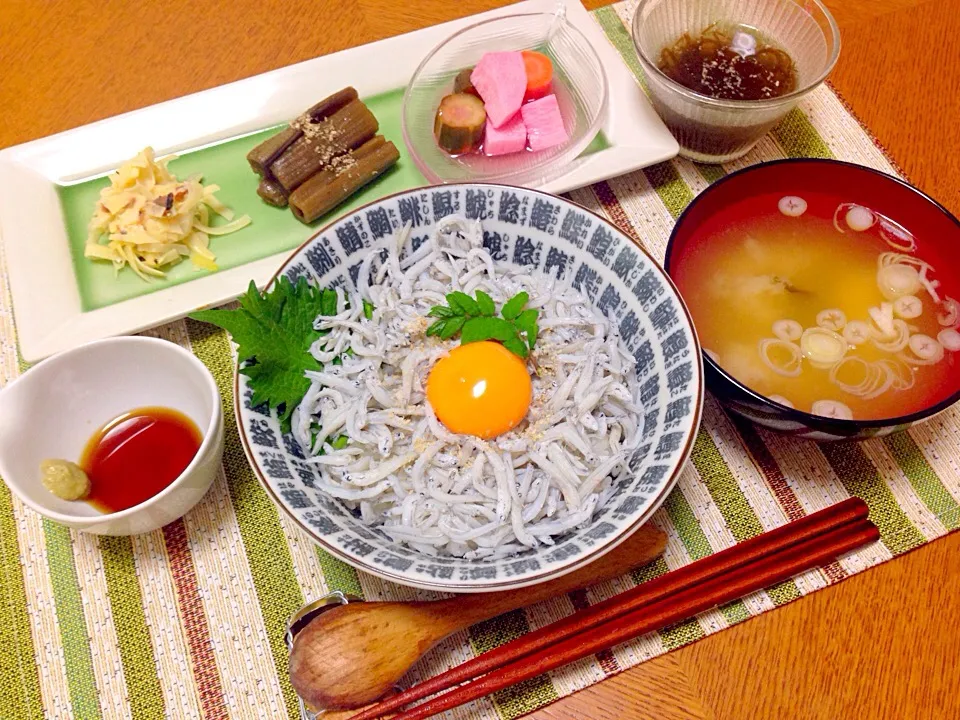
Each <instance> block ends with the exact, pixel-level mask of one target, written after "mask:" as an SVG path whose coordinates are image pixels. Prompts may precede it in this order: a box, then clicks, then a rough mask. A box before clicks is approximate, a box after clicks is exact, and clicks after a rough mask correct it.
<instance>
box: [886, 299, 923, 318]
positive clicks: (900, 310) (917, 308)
mask: <svg viewBox="0 0 960 720" xmlns="http://www.w3.org/2000/svg"><path fill="white" fill-rule="evenodd" d="M893 314H894V315H896V316H897V317H902V318H904V319H905V320H913V319H914V318H918V317H920V316H921V315H923V301H922V300H921V299H920V298H918V297H917V296H916V295H904V296H902V297H898V298H897V299H896V300H894V301H893Z"/></svg>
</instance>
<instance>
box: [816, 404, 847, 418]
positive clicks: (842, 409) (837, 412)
mask: <svg viewBox="0 0 960 720" xmlns="http://www.w3.org/2000/svg"><path fill="white" fill-rule="evenodd" d="M810 412H812V413H813V414H814V415H820V416H821V417H827V418H835V419H837V420H853V410H851V409H850V408H849V407H847V406H846V405H844V404H843V403H842V402H840V401H839V400H817V401H816V402H815V403H814V404H813V405H812V406H811V407H810Z"/></svg>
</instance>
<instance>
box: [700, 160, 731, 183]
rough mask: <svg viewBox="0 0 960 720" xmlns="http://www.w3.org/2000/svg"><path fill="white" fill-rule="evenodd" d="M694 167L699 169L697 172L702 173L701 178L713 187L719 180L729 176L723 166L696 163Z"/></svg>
mask: <svg viewBox="0 0 960 720" xmlns="http://www.w3.org/2000/svg"><path fill="white" fill-rule="evenodd" d="M693 166H694V167H695V168H697V172H698V173H700V177H702V178H703V179H704V180H706V181H707V182H708V183H710V184H711V185H712V184H713V183H715V182H716V181H717V180H720V179H721V178H724V177H726V176H727V171H726V170H724V169H723V165H707V164H705V163H694V164H693Z"/></svg>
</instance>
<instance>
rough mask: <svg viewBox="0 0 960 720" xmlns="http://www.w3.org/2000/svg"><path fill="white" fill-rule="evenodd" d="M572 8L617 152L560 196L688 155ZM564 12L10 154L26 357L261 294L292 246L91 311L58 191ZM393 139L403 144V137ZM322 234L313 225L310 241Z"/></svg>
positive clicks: (242, 130)
mask: <svg viewBox="0 0 960 720" xmlns="http://www.w3.org/2000/svg"><path fill="white" fill-rule="evenodd" d="M563 2H564V3H565V7H566V20H567V22H569V23H570V24H571V25H572V26H573V27H575V28H576V29H577V30H579V32H581V33H582V34H583V36H584V37H585V38H586V39H587V41H588V42H589V44H590V45H591V46H592V47H593V49H594V50H595V51H596V53H597V56H598V57H599V58H600V61H601V64H602V65H603V67H604V70H605V71H606V75H607V82H608V84H609V94H608V97H609V103H608V110H607V114H606V119H605V121H604V123H603V125H602V127H601V130H602V131H603V135H604V137H605V138H606V140H607V143H608V146H607V147H605V148H604V149H602V150H598V151H597V152H593V153H590V154H588V155H582V156H580V157H578V158H576V159H575V160H573V161H572V162H570V163H569V165H568V168H567V172H566V173H565V174H563V175H561V176H560V177H557V178H554V179H552V180H550V181H549V182H547V183H545V184H543V185H541V186H539V187H538V189H540V190H543V191H546V192H551V193H562V192H566V191H568V190H572V189H574V188H579V187H583V186H585V185H589V184H591V183H595V182H598V181H600V180H605V179H607V178H610V177H615V176H617V175H623V174H624V173H628V172H632V171H633V170H637V169H639V168H642V167H647V166H648V165H653V164H655V163H659V162H662V161H664V160H668V159H670V158H672V157H674V156H675V155H676V154H677V150H678V149H679V146H678V145H677V141H676V140H674V138H673V136H672V135H671V134H670V132H669V131H668V130H667V128H666V126H665V125H664V124H663V122H662V121H661V120H660V118H659V116H658V115H657V114H656V113H655V112H654V110H653V108H652V107H651V106H650V103H649V102H648V101H647V99H646V96H645V95H644V94H643V92H641V90H640V88H639V87H638V85H637V81H636V79H635V78H634V76H633V74H632V72H631V71H630V68H629V67H627V65H626V64H625V63H624V62H623V60H622V58H621V57H620V54H619V53H618V52H617V50H616V49H615V48H614V47H613V45H611V44H610V41H609V40H608V39H607V37H606V36H605V35H604V32H603V30H602V29H601V27H600V25H599V24H598V23H597V22H596V21H595V20H594V19H593V18H592V17H591V16H590V13H589V12H587V10H586V9H585V8H584V7H583V5H582V4H581V3H580V0H563ZM556 4H557V0H526V1H525V2H521V3H517V4H515V5H508V6H506V7H502V8H497V9H495V10H491V11H489V12H485V13H480V14H479V15H473V16H470V17H465V18H460V19H458V20H453V21H451V22H447V23H443V24H441V25H434V26H432V27H428V28H424V29H422V30H418V31H417V32H413V33H407V34H404V35H398V36H396V37H392V38H387V39H385V40H381V41H379V42H376V43H371V44H368V45H361V46H359V47H354V48H350V49H348V50H344V51H342V52H338V53H333V54H331V55H325V56H323V57H318V58H314V59H312V60H307V61H305V62H301V63H298V64H296V65H290V66H289V67H284V68H280V69H278V70H273V71H271V72H268V73H263V74H261V75H255V76H253V77H249V78H245V79H243V80H239V81H237V82H233V83H229V84H226V85H221V86H220V87H215V88H211V89H210V90H205V91H203V92H199V93H195V94H193V95H186V96H184V97H180V98H176V99H174V100H169V101H167V102H163V103H159V104H157V105H151V106H150V107H146V108H141V109H138V110H134V111H132V112H128V113H124V114H123V115H117V116H116V117H111V118H107V119H105V120H101V121H99V122H95V123H91V124H89V125H84V126H82V127H78V128H74V129H72V130H68V131H66V132H62V133H59V134H57V135H52V136H50V137H46V138H41V139H39V140H34V141H32V142H28V143H25V144H23V145H17V146H15V147H10V148H5V149H3V150H0V186H2V187H3V193H0V233H2V242H3V244H4V250H5V252H6V258H7V268H8V273H9V278H10V290H11V295H12V297H13V309H14V317H15V320H16V324H17V340H18V344H19V347H20V352H21V354H22V356H23V357H24V359H25V360H26V361H27V362H36V361H37V360H42V359H43V358H45V357H48V356H49V355H52V354H53V353H56V352H61V351H63V350H68V349H70V348H73V347H77V346H78V345H81V344H83V343H85V342H89V341H91V340H97V339H99V338H103V337H110V336H113V335H122V334H126V333H134V332H139V331H141V330H144V329H146V328H149V327H153V326H156V325H160V324H163V323H166V322H171V321H173V320H176V319H177V318H180V317H183V316H184V315H186V314H187V313H189V312H192V311H193V310H195V309H197V308H199V307H204V306H215V305H221V304H223V303H225V302H228V301H230V300H232V299H234V298H236V297H237V296H238V295H240V294H241V293H243V292H244V291H245V290H246V289H247V285H249V283H250V280H251V279H253V280H254V281H255V282H256V284H257V287H260V288H262V287H264V286H265V285H266V284H267V282H268V281H269V280H270V277H271V276H272V275H273V272H274V270H275V269H276V268H277V266H278V265H280V263H282V262H283V260H284V259H285V258H286V257H287V256H288V255H289V252H290V251H287V250H285V251H283V252H279V253H275V254H273V255H270V256H268V257H264V258H261V259H257V260H251V261H250V262H247V263H246V264H243V265H239V266H236V267H232V268H229V269H223V270H221V271H220V272H216V273H212V274H210V275H200V276H199V277H197V279H194V280H190V281H189V282H184V283H182V284H180V285H175V286H173V287H168V288H164V289H162V290H157V291H155V292H151V293H147V294H145V295H140V296H138V297H133V298H130V299H128V300H123V301H120V302H116V303H114V304H111V305H107V306H105V307H100V308H97V309H94V310H87V311H84V309H83V307H82V302H81V296H80V291H79V289H78V285H77V278H76V275H75V272H74V265H73V261H72V259H71V254H70V252H71V251H70V243H69V239H68V237H67V230H66V226H65V224H64V216H63V215H64V214H63V207H62V204H61V202H60V198H59V196H58V191H57V190H58V187H60V186H62V185H65V184H70V183H72V182H75V181H79V180H83V179H89V178H92V177H96V176H99V175H104V174H106V173H109V172H112V171H113V170H114V169H116V168H117V167H118V166H119V165H120V164H121V163H123V162H124V161H125V160H127V159H128V158H130V157H133V156H134V155H135V154H136V153H137V152H139V151H140V150H141V149H143V147H144V146H145V145H152V146H153V148H154V150H156V152H157V155H158V156H162V155H166V154H168V153H180V152H185V151H189V150H193V149H198V148H201V147H204V146H207V145H212V144H216V143H218V142H221V141H225V140H228V139H231V138H238V137H241V136H244V135H248V134H250V133H254V132H257V131H259V130H263V129H265V128H269V127H272V126H275V125H277V124H279V123H284V122H288V121H289V120H290V118H292V117H295V116H296V115H297V114H298V113H300V112H302V111H303V108H304V107H305V106H306V105H308V104H309V103H310V102H311V101H313V100H315V99H317V98H322V97H325V96H327V95H329V94H330V93H332V92H335V91H336V90H339V89H340V88H342V87H343V86H344V85H347V84H351V85H353V86H354V87H355V88H356V89H357V91H358V92H359V93H360V96H361V97H371V96H375V95H378V94H380V93H384V92H389V91H393V90H396V89H398V88H404V87H406V85H407V84H408V83H409V82H410V79H411V78H412V77H413V74H414V71H415V70H416V68H417V66H418V64H419V63H420V62H421V61H422V60H423V59H424V57H425V55H426V53H427V52H429V49H430V48H432V47H434V46H436V45H437V44H438V43H440V42H442V41H443V40H444V39H446V38H448V37H450V36H451V35H452V34H453V33H455V32H457V31H459V30H462V29H463V28H465V27H467V26H469V25H473V24H475V23H478V22H481V21H485V20H490V19H492V18H496V17H501V16H503V15H514V14H518V13H543V12H552V11H553V10H554V9H555V7H556ZM384 58H389V62H384ZM390 139H391V140H393V141H394V142H395V143H398V144H399V143H400V137H399V136H398V135H393V136H391V137H390ZM250 178H251V185H250V199H251V202H260V200H259V199H258V198H257V196H256V181H255V179H254V176H253V174H252V173H251V175H250ZM235 209H237V210H240V209H241V208H240V207H237V208H235ZM91 211H92V208H91ZM314 232H315V230H314V229H311V228H309V227H307V226H304V228H303V240H307V239H308V238H309V237H310V236H311V235H313V234H314ZM37 288H43V302H38V301H37V297H36V293H37Z"/></svg>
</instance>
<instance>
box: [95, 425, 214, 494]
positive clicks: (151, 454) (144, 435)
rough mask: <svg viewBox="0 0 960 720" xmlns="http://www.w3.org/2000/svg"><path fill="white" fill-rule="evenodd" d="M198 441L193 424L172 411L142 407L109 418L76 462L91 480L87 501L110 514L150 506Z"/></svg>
mask: <svg viewBox="0 0 960 720" xmlns="http://www.w3.org/2000/svg"><path fill="white" fill-rule="evenodd" d="M202 441H203V436H202V435H201V433H200V430H199V429H198V428H197V426H196V424H195V423H194V422H193V421H192V420H191V419H190V418H188V417H187V416H186V415H184V414H183V413H181V412H179V411H177V410H173V409H171V408H165V407H142V408H137V409H135V410H131V411H130V412H127V413H124V414H123V415H120V416H119V417H117V418H114V419H113V420H111V421H110V422H108V423H106V424H105V425H104V426H103V427H101V428H100V429H99V430H97V432H95V433H94V434H93V437H91V438H90V440H89V441H88V442H87V445H86V447H85V448H84V451H83V455H82V456H81V458H80V467H81V468H83V470H84V472H86V473H87V475H88V476H89V478H90V494H89V495H88V496H87V497H86V498H85V499H86V501H87V502H88V503H90V504H91V505H92V506H93V507H95V508H96V509H97V510H100V511H101V512H105V513H110V512H117V511H119V510H125V509H127V508H130V507H133V506H134V505H139V504H140V503H142V502H143V501H145V500H149V499H150V498H152V497H153V496H154V495H157V494H158V493H160V492H161V491H162V490H164V488H166V487H167V486H169V485H170V484H171V483H172V482H173V481H174V480H176V479H177V478H178V477H179V476H180V474H181V473H182V472H183V471H184V470H185V469H186V467H187V466H188V465H189V464H190V462H191V461H192V460H193V458H194V457H195V456H196V454H197V451H198V450H199V449H200V444H201V442H202Z"/></svg>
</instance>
